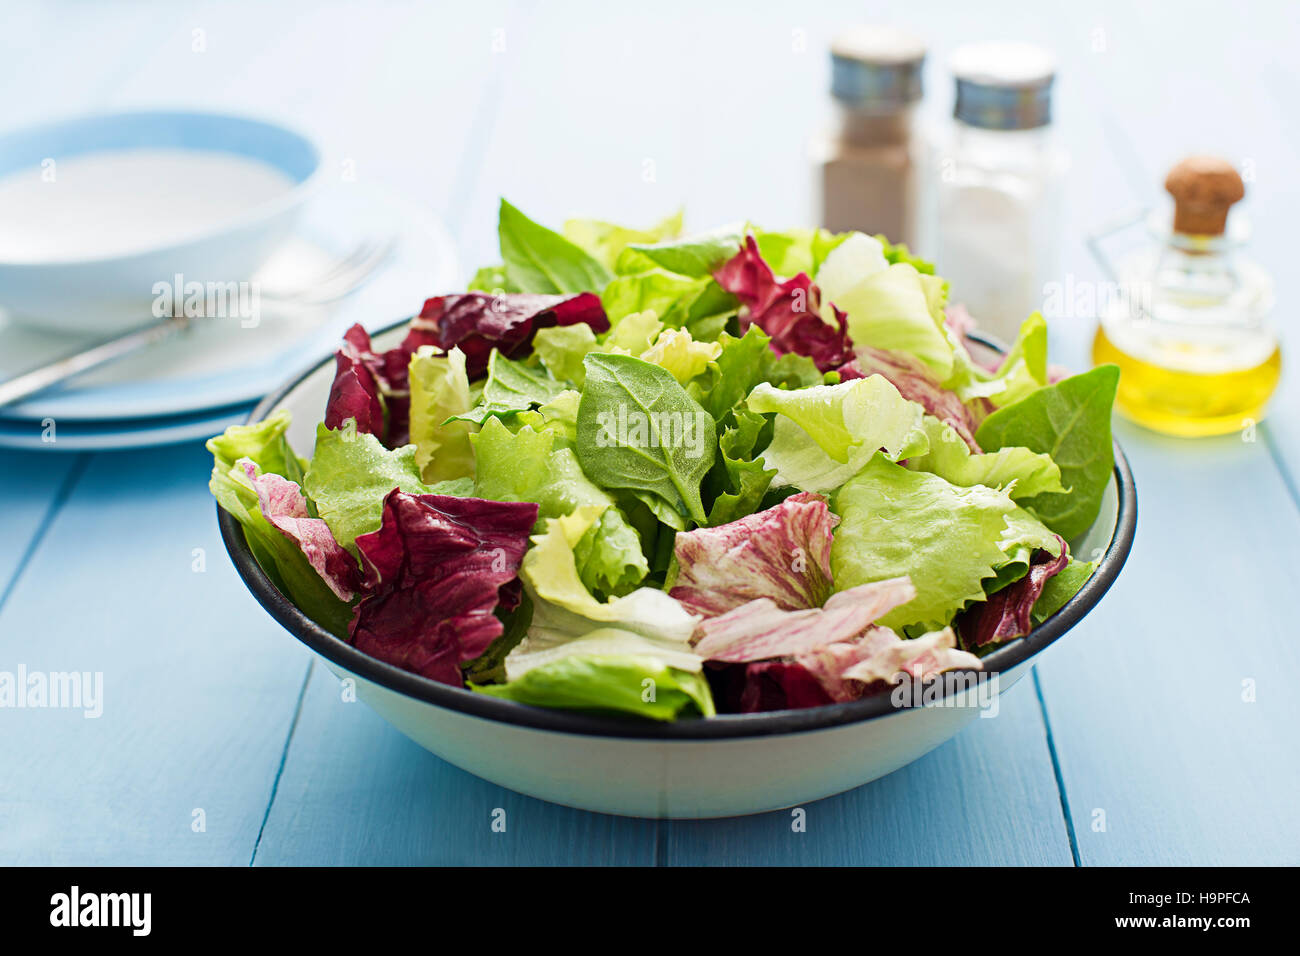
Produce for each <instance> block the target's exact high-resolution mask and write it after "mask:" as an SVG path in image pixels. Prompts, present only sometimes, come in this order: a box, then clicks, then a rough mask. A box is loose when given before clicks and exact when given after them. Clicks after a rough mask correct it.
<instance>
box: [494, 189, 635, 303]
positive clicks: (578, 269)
mask: <svg viewBox="0 0 1300 956" xmlns="http://www.w3.org/2000/svg"><path fill="white" fill-rule="evenodd" d="M497 233H498V235H499V237H500V240H501V258H502V259H503V260H504V262H505V267H504V268H505V278H506V282H507V283H509V285H510V288H511V291H518V292H538V293H544V294H547V295H561V294H565V293H573V292H597V293H598V292H600V290H601V289H603V288H605V286H606V285H608V284H609V280H610V279H611V278H613V276H611V275H610V272H609V270H608V269H606V268H605V267H604V266H603V265H601V264H600V262H599V261H598V260H596V259H594V258H593V257H592V256H591V255H590V254H588V253H587V252H585V251H584V250H583V249H582V248H581V247H579V246H576V245H574V244H573V243H572V242H570V241H569V240H568V239H565V238H564V237H563V236H561V235H560V234H559V233H557V232H553V231H552V230H550V229H547V228H546V227H545V226H541V225H538V224H537V223H535V222H533V221H532V220H531V219H529V218H528V217H527V216H525V215H524V214H523V213H522V212H520V211H519V210H518V209H516V208H515V207H514V206H512V205H510V203H508V202H506V201H505V200H504V199H503V200H501V215H500V219H499V221H498V225H497Z"/></svg>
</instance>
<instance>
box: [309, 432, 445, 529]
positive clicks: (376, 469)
mask: <svg viewBox="0 0 1300 956" xmlns="http://www.w3.org/2000/svg"><path fill="white" fill-rule="evenodd" d="M415 455H416V450H415V446H414V445H403V446H402V447H401V448H397V449H392V450H390V449H388V448H385V447H384V446H383V445H382V444H380V442H379V439H378V438H376V437H375V436H374V435H369V434H366V433H364V432H354V431H350V430H349V429H347V428H338V429H334V428H326V427H325V425H324V424H320V425H317V426H316V451H315V453H314V454H313V455H312V459H311V465H310V466H309V467H308V469H307V474H306V476H305V477H304V479H303V483H302V487H303V490H304V491H306V492H307V496H308V497H309V498H311V500H312V501H313V502H315V504H316V513H317V514H318V515H320V517H322V518H324V519H325V523H326V524H328V525H329V528H330V531H332V532H333V533H334V537H335V538H337V539H338V542H339V544H341V545H343V546H344V547H345V548H347V549H349V550H353V551H354V550H355V546H354V542H355V541H356V539H357V538H358V537H359V536H360V535H363V534H368V533H369V532H371V531H375V530H377V529H378V528H379V522H380V518H381V516H382V515H383V511H384V498H386V497H387V496H388V493H389V492H390V491H392V490H393V489H395V488H396V489H400V490H401V491H404V492H407V493H409V494H423V493H425V492H427V491H429V488H428V486H427V485H425V483H424V480H423V479H422V478H421V477H420V467H419V465H417V464H416V459H415Z"/></svg>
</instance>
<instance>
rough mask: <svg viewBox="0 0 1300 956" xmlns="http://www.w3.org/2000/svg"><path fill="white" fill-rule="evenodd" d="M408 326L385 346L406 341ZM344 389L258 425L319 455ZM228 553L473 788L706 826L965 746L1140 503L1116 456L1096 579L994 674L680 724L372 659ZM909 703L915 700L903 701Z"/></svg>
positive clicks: (1110, 570) (1097, 531)
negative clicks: (514, 696) (588, 710)
mask: <svg viewBox="0 0 1300 956" xmlns="http://www.w3.org/2000/svg"><path fill="white" fill-rule="evenodd" d="M405 324H406V323H405V320H404V321H403V322H402V323H399V325H398V326H395V327H393V328H390V329H388V330H387V331H386V332H384V333H382V334H381V335H379V336H377V337H376V340H375V341H376V343H377V345H380V346H388V345H394V344H396V343H397V341H398V340H399V339H400V337H401V334H402V331H403V329H404V327H405ZM333 375H334V363H333V360H332V358H331V359H326V360H325V361H322V362H320V363H319V364H317V365H316V366H315V367H313V368H312V369H310V370H308V371H307V372H305V373H304V374H302V375H300V376H298V377H296V378H295V379H293V380H292V381H291V382H290V383H289V384H288V385H286V386H285V387H284V388H282V389H281V390H280V391H279V392H277V393H275V394H273V395H271V396H269V397H268V398H267V399H265V400H264V401H263V402H262V403H261V404H260V405H258V407H257V408H256V409H254V411H253V412H252V415H251V416H250V419H249V420H250V421H258V420H261V419H262V418H265V417H267V416H268V415H270V414H271V413H272V412H274V411H277V410H279V409H288V410H289V411H290V412H291V413H292V415H293V424H292V425H291V427H290V430H289V440H290V442H291V443H292V444H293V446H294V447H295V448H296V449H298V450H299V451H304V450H306V449H309V448H311V447H312V444H313V441H314V435H315V423H316V421H317V420H318V419H319V417H320V410H321V409H322V408H324V407H325V403H326V399H327V396H328V394H329V389H330V384H331V381H332V380H333ZM217 513H218V519H219V522H220V526H221V534H222V538H223V539H224V541H225V544H226V548H227V549H228V551H229V552H230V556H231V558H232V559H233V561H234V563H235V567H236V568H237V569H238V571H239V574H240V576H241V577H242V578H243V580H244V582H245V584H247V585H248V588H249V590H250V591H252V592H253V595H254V597H256V598H257V600H258V601H259V602H260V603H261V604H262V606H263V607H264V608H266V610H267V611H268V612H269V613H270V615H271V616H272V617H273V618H275V620H276V621H278V622H279V623H280V624H281V625H283V626H284V628H285V629H286V630H288V631H289V632H290V633H291V634H293V635H294V637H296V638H297V639H298V640H300V641H302V642H303V643H304V644H306V645H307V646H308V647H310V648H311V649H312V650H313V651H315V652H316V653H317V654H318V655H319V656H320V657H321V658H322V659H323V660H324V662H325V664H326V665H327V666H328V667H329V668H330V670H331V671H333V673H334V674H335V675H337V676H338V677H339V678H340V679H345V678H351V679H352V680H353V681H355V684H356V691H357V695H358V696H359V698H360V699H361V700H363V701H365V702H366V703H367V704H368V705H369V706H370V707H371V708H372V709H374V710H375V711H376V712H377V713H378V714H379V715H380V716H381V717H383V718H384V719H385V720H387V721H388V722H389V723H391V724H392V725H393V726H394V727H396V728H397V729H398V730H400V731H401V732H402V733H403V734H405V735H406V736H408V737H410V738H411V739H412V740H414V741H415V742H416V743H418V744H419V745H420V746H422V747H424V748H425V749H427V750H429V751H431V752H432V753H434V754H436V755H437V756H439V757H441V758H442V759H443V760H446V761H448V762H449V763H452V764H454V765H455V766H457V767H460V768H462V769H464V770H467V771H469V772H470V773H473V774H475V775H476V776H479V777H482V778H483V779H485V780H489V781H491V782H493V783H496V784H499V785H501V786H503V787H508V788H509V789H511V790H515V791H518V792H520V793H523V794H527V795H529V796H533V797H538V798H540V799H542V800H549V801H551V802H553V803H559V804H563V805H565V806H570V807H577V808H580V809H584V810H594V811H598V812H601V813H614V814H621V815H626V816H637V817H668V818H705V817H726V816H737V815H742V814H749V813H760V812H763V811H767V810H776V809H780V808H784V807H791V806H796V805H799V804H803V803H807V802H810V801H813V800H819V799H821V798H823V797H829V796H832V795H834V794H837V793H841V792H843V791H845V790H850V789H852V788H854V787H858V786H861V785H862V784H864V783H867V782H869V781H872V780H875V779H877V778H879V777H883V776H884V775H886V774H888V773H891V772H893V771H894V770H897V769H898V768H900V767H902V766H905V765H906V764H908V763H911V762H912V761H913V760H916V759H917V758H919V757H921V756H923V755H924V754H926V753H928V752H929V751H931V750H933V749H934V748H935V747H938V746H939V745H940V744H942V743H943V742H944V741H946V740H948V739H949V738H951V737H953V736H954V735H955V734H956V733H957V732H958V731H960V730H961V729H962V728H963V727H965V726H966V725H967V724H968V723H970V722H971V721H973V720H976V719H978V717H979V716H980V715H981V714H987V715H990V716H992V715H994V714H996V708H997V697H998V694H1000V693H1001V692H1003V691H1005V690H1006V689H1007V688H1008V687H1010V686H1011V685H1012V684H1014V683H1016V682H1017V681H1018V680H1019V679H1020V678H1021V677H1023V676H1024V674H1025V673H1026V672H1027V671H1028V669H1029V668H1030V667H1031V666H1032V665H1033V663H1034V660H1035V658H1036V657H1037V656H1038V654H1039V653H1040V652H1042V651H1043V650H1044V649H1045V648H1047V647H1048V645H1050V644H1052V643H1053V642H1055V641H1056V640H1057V639H1058V638H1060V637H1061V636H1062V635H1064V634H1065V633H1066V632H1067V631H1069V630H1070V629H1071V628H1072V627H1074V626H1075V625H1076V624H1078V623H1079V622H1080V621H1081V620H1082V619H1083V617H1084V616H1085V615H1086V614H1087V613H1088V612H1089V611H1090V610H1091V609H1092V608H1093V607H1094V606H1095V605H1096V604H1097V602H1098V601H1099V600H1101V597H1102V595H1104V594H1105V593H1106V591H1107V590H1108V589H1109V588H1110V586H1111V585H1112V584H1113V583H1114V581H1115V578H1116V576H1117V575H1118V574H1119V572H1120V569H1121V568H1122V567H1123V565H1124V561H1125V559H1126V558H1127V557H1128V553H1129V549H1130V547H1131V546H1132V543H1133V534H1134V529H1135V526H1136V523H1137V497H1136V491H1135V489H1134V485H1133V477H1132V475H1131V474H1130V472H1129V467H1128V462H1127V461H1126V460H1125V458H1124V453H1123V452H1122V451H1121V450H1120V447H1119V445H1118V444H1115V468H1114V473H1113V476H1112V480H1111V482H1110V484H1109V486H1108V487H1107V489H1106V493H1105V498H1104V500H1103V502H1102V506H1101V512H1100V514H1099V515H1098V517H1097V520H1096V521H1095V522H1094V523H1093V526H1092V528H1091V529H1090V530H1089V531H1088V532H1087V533H1086V534H1085V535H1083V536H1082V538H1080V539H1076V540H1075V541H1073V542H1071V545H1072V551H1073V553H1075V554H1078V555H1081V556H1086V557H1088V558H1089V559H1093V558H1096V559H1097V561H1098V564H1097V569H1096V571H1095V572H1094V573H1093V575H1092V577H1091V578H1089V579H1088V581H1087V583H1085V584H1084V586H1083V587H1082V589H1080V590H1079V592H1078V593H1077V594H1075V595H1074V597H1073V598H1071V599H1070V601H1069V602H1068V603H1066V604H1065V605H1064V606H1063V607H1062V608H1061V609H1060V610H1059V611H1058V612H1057V613H1056V614H1054V615H1053V616H1052V617H1050V618H1048V619H1047V620H1046V621H1045V622H1043V623H1042V624H1041V625H1039V626H1038V627H1036V628H1035V629H1034V630H1033V631H1032V632H1031V633H1030V634H1028V635H1027V636H1026V637H1023V638H1021V639H1019V640H1015V641H1011V642H1009V643H1007V644H1006V645H1004V646H1002V647H999V648H998V649H996V650H994V651H993V652H991V653H989V654H988V655H986V656H985V657H984V658H983V663H984V671H983V672H982V673H981V674H980V675H978V677H977V678H976V677H975V676H974V675H971V674H969V673H967V674H962V675H947V676H949V677H952V678H953V679H943V678H944V675H941V678H940V680H938V681H937V682H935V683H933V684H930V685H926V686H924V687H918V688H906V687H900V688H899V689H898V691H896V692H895V693H893V694H881V695H878V696H874V697H868V698H864V699H862V700H857V701H852V702H849V703H842V704H832V705H828V706H824V707H815V708H809V709H805V710H785V711H774V712H767V713H758V714H735V715H720V716H717V717H712V718H697V719H681V720H678V721H676V722H672V723H660V722H656V721H651V720H645V719H638V718H628V717H616V716H599V715H589V714H581V713H573V712H568V711H560V710H548V709H543V708H539V707H532V706H529V705H525V704H520V703H516V702H514V701H510V700H504V699H500V698H497V697H491V696H488V695H486V694H480V693H475V692H473V691H470V690H465V689H461V688H458V687H451V686H449V685H446V684H441V683H438V682H436V681H433V680H430V679H428V678H425V677H421V676H419V675H417V674H414V673H411V672H408V671H405V670H402V669H400V668H398V667H395V666H393V665H391V664H387V663H384V662H383V661H380V660H377V659H376V658H373V657H370V656H368V655H367V654H364V653H362V652H361V651H359V650H357V649H356V648H354V647H352V646H350V645H349V644H347V643H346V642H345V641H343V640H340V639H339V638H337V637H335V636H334V635H332V634H330V633H329V632H328V631H326V630H325V629H324V628H322V627H321V626H320V625H318V624H316V623H315V622H314V621H312V620H311V619H310V618H308V617H307V616H306V615H305V614H304V613H303V612H302V611H300V610H299V609H298V608H297V607H295V606H294V604H293V603H292V602H291V601H290V600H289V599H288V598H287V597H285V596H284V595H283V594H281V593H280V591H279V590H277V589H276V587H275V585H274V584H273V583H272V582H271V580H270V578H268V577H267V575H266V574H265V572H264V571H263V570H262V568H261V567H260V566H259V565H258V563H257V560H256V559H255V558H254V557H253V554H252V552H251V551H250V550H249V547H248V544H247V542H246V541H245V538H244V532H243V529H242V528H241V526H240V524H239V523H238V522H237V521H236V520H235V519H234V518H233V517H231V516H230V515H229V514H228V513H226V512H225V511H224V510H222V509H221V508H220V506H218V508H217ZM904 691H909V692H906V693H905V692H904Z"/></svg>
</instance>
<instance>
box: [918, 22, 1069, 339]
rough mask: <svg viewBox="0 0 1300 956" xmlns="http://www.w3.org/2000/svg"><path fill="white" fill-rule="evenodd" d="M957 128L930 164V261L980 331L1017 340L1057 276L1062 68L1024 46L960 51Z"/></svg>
mask: <svg viewBox="0 0 1300 956" xmlns="http://www.w3.org/2000/svg"><path fill="white" fill-rule="evenodd" d="M951 67H952V72H953V75H954V77H955V78H956V82H957V97H956V104H955V106H954V109H953V123H952V125H951V128H950V129H949V130H948V131H947V133H946V134H945V135H944V136H943V137H942V138H941V139H940V140H939V142H938V143H937V144H936V149H935V151H934V153H933V154H932V159H931V162H933V163H934V164H935V166H936V167H937V168H935V169H933V170H931V176H932V177H933V178H932V180H931V182H932V183H933V185H934V190H935V197H934V200H933V206H934V212H933V216H934V222H933V230H934V231H933V234H927V236H926V237H925V241H924V242H923V245H922V252H923V253H925V254H927V255H928V256H930V257H932V258H933V259H934V260H935V263H936V264H937V266H938V268H939V271H940V273H942V274H943V275H944V276H945V277H946V278H947V279H948V280H949V281H950V283H951V293H950V294H951V296H952V298H953V300H954V301H959V302H962V303H963V304H965V306H966V308H967V309H968V310H969V311H970V313H971V314H972V315H973V316H974V317H975V320H976V322H977V323H978V325H979V327H980V329H981V330H982V331H986V332H989V333H990V334H992V335H993V336H995V337H997V338H1001V339H1004V340H1008V341H1009V340H1010V339H1012V338H1014V337H1015V334H1016V331H1017V330H1018V329H1019V327H1020V323H1021V322H1023V321H1024V319H1025V318H1026V317H1027V316H1028V315H1029V314H1030V313H1031V312H1034V311H1035V310H1038V309H1040V308H1041V307H1042V302H1043V286H1044V284H1045V283H1046V282H1047V281H1049V280H1051V279H1053V278H1054V277H1055V276H1056V273H1057V270H1058V257H1059V251H1060V243H1059V232H1060V226H1061V221H1062V194H1063V185H1064V179H1065V173H1066V170H1067V169H1068V166H1069V161H1068V157H1067V156H1066V154H1065V152H1064V150H1063V149H1062V148H1061V147H1060V146H1059V145H1058V144H1057V143H1056V140H1055V137H1054V135H1053V129H1052V125H1051V120H1052V83H1053V81H1054V79H1055V75H1056V69H1055V65H1054V63H1053V60H1052V58H1051V56H1050V54H1048V53H1047V52H1046V51H1044V50H1042V49H1040V48H1038V47H1035V46H1031V45H1029V44H1019V43H980V44H971V45H968V46H963V47H960V48H959V49H958V50H957V51H956V52H955V53H954V54H953V57H952V61H951Z"/></svg>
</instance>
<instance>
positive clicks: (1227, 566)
mask: <svg viewBox="0 0 1300 956" xmlns="http://www.w3.org/2000/svg"><path fill="white" fill-rule="evenodd" d="M1137 431H1138V430H1137V429H1136V428H1135V427H1132V426H1127V425H1123V426H1121V427H1120V437H1121V441H1123V442H1124V443H1125V445H1126V447H1127V448H1128V453H1129V457H1130V460H1131V463H1132V465H1133V472H1134V474H1135V475H1136V477H1137V482H1138V497H1139V501H1140V502H1141V516H1140V518H1139V522H1138V533H1137V541H1136V543H1135V545H1134V548H1133V553H1132V556H1131V557H1130V558H1129V563H1128V566H1127V567H1126V568H1125V570H1124V572H1123V574H1121V575H1120V578H1119V581H1118V582H1117V583H1116V585H1115V588H1114V590H1113V591H1112V593H1111V594H1110V595H1108V596H1107V598H1106V599H1105V600H1104V601H1103V602H1102V603H1101V605H1099V606H1098V608H1097V609H1096V610H1094V611H1093V613H1092V614H1091V615H1090V616H1089V617H1088V619H1087V620H1086V621H1085V622H1084V623H1083V624H1082V625H1081V626H1080V627H1079V629H1078V633H1077V634H1074V635H1071V639H1069V640H1067V641H1064V642H1062V646H1061V648H1060V651H1059V652H1058V653H1056V654H1054V655H1052V656H1051V657H1050V658H1048V659H1047V660H1045V661H1044V662H1043V663H1042V664H1041V665H1040V667H1039V676H1040V680H1041V682H1042V686H1043V690H1044V696H1045V698H1046V701H1047V712H1048V716H1049V718H1050V722H1051V728H1052V734H1053V739H1054V740H1055V742H1056V749H1057V754H1058V757H1059V759H1060V764H1061V771H1062V776H1063V778H1064V780H1065V784H1066V792H1067V793H1068V795H1069V803H1070V807H1071V811H1072V813H1073V820H1074V829H1075V833H1076V834H1077V838H1078V842H1079V852H1080V857H1081V859H1082V861H1083V862H1084V863H1085V864H1101V865H1117V864H1122V865H1128V864H1143V865H1169V864H1197V865H1210V866H1219V865H1229V864H1232V865H1242V864H1265V865H1267V864H1283V863H1290V864H1294V863H1297V862H1300V820H1297V818H1296V816H1295V814H1294V812H1292V811H1293V809H1294V801H1295V795H1296V793H1298V792H1300V763H1298V762H1297V761H1296V759H1295V757H1296V752H1297V751H1296V745H1295V740H1294V733H1293V729H1294V728H1295V726H1296V725H1297V721H1298V720H1300V700H1297V698H1296V695H1295V694H1294V693H1292V691H1291V689H1290V687H1289V679H1290V677H1289V675H1290V674H1292V673H1294V670H1295V668H1296V667H1297V666H1300V648H1297V645H1296V641H1295V623H1294V618H1295V614H1294V612H1293V610H1292V609H1291V607H1290V600H1291V598H1292V595H1293V594H1294V591H1295V588H1294V586H1293V583H1292V578H1293V569H1294V568H1295V566H1296V564H1297V562H1300V518H1297V515H1296V512H1295V509H1294V507H1293V506H1292V503H1291V502H1290V500H1289V499H1288V497H1287V490H1286V488H1285V487H1284V486H1283V483H1282V480H1281V478H1280V476H1279V475H1278V473H1277V470H1276V469H1275V468H1274V467H1273V463H1272V462H1271V460H1270V459H1269V457H1268V453H1267V450H1266V449H1265V448H1264V447H1263V446H1262V445H1261V444H1259V443H1256V444H1249V443H1244V442H1242V441H1241V439H1240V438H1238V437H1236V436H1228V437H1225V438H1221V439H1216V440H1202V441H1198V442H1185V441H1179V440H1177V439H1172V438H1171V439H1161V438H1156V437H1153V436H1150V435H1139V434H1136V432H1137ZM1099 812H1100V813H1099ZM1100 814H1104V818H1103V817H1102V816H1101V815H1100ZM1094 815H1096V820H1097V821H1098V823H1097V825H1098V826H1100V825H1101V824H1103V823H1104V825H1105V829H1104V830H1101V829H1094Z"/></svg>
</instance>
